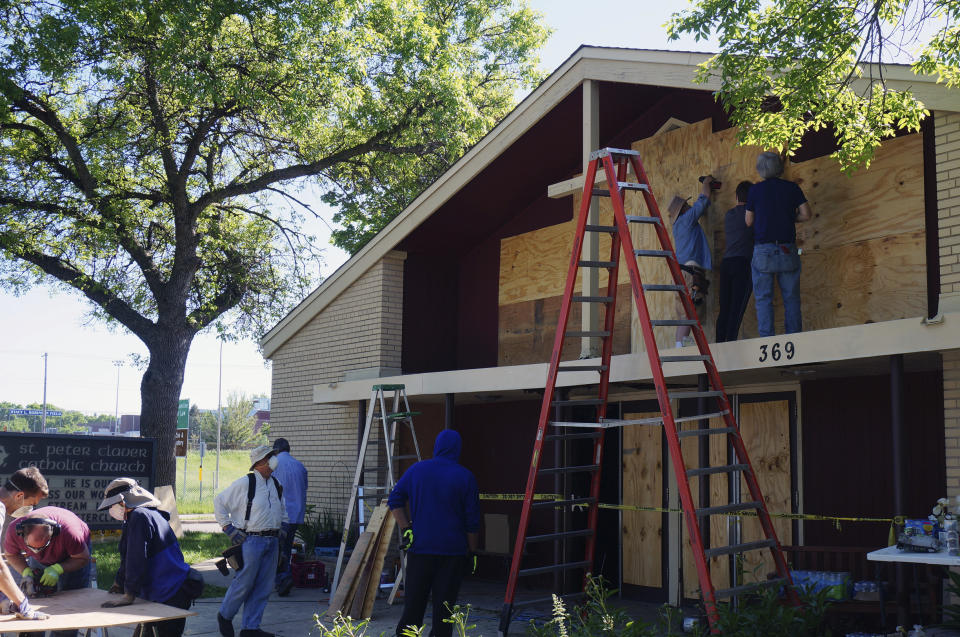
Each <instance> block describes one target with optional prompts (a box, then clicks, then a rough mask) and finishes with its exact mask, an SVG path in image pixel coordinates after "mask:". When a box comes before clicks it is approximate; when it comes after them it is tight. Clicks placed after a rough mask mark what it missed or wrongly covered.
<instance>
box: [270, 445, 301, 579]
mask: <svg viewBox="0 0 960 637" xmlns="http://www.w3.org/2000/svg"><path fill="white" fill-rule="evenodd" d="M273 450H274V451H276V452H277V468H276V469H274V471H273V476H274V477H275V478H276V479H277V480H279V481H280V484H281V486H283V499H284V501H285V502H286V505H287V517H288V518H290V521H289V522H284V523H283V529H284V531H285V533H286V535H285V536H284V539H285V541H284V542H282V543H281V544H280V565H279V567H278V568H277V578H276V586H277V594H278V595H280V596H281V597H284V596H286V595H289V594H290V589H291V588H293V577H292V576H291V574H290V551H291V549H292V548H293V536H294V534H296V532H297V526H299V525H301V524H303V515H304V511H305V510H306V507H307V469H306V467H304V466H303V463H302V462H300V461H299V460H297V459H296V458H294V457H293V456H291V455H290V443H289V442H287V439H286V438H277V440H276V441H275V442H274V443H273Z"/></svg>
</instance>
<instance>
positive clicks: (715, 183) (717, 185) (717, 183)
mask: <svg viewBox="0 0 960 637" xmlns="http://www.w3.org/2000/svg"><path fill="white" fill-rule="evenodd" d="M707 177H710V175H701V176H700V183H701V184H702V183H703V182H704V181H705V180H706V179H707ZM721 186H723V182H721V181H718V180H716V179H711V180H710V190H720V187H721Z"/></svg>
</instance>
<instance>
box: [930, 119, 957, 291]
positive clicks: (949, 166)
mask: <svg viewBox="0 0 960 637" xmlns="http://www.w3.org/2000/svg"><path fill="white" fill-rule="evenodd" d="M934 130H935V131H936V133H935V134H936V148H937V207H938V210H939V213H938V214H939V219H938V226H939V229H940V236H939V240H940V293H941V294H945V295H946V294H960V113H946V112H938V113H936V114H935V116H934Z"/></svg>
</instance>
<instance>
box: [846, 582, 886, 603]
mask: <svg viewBox="0 0 960 637" xmlns="http://www.w3.org/2000/svg"><path fill="white" fill-rule="evenodd" d="M853 598H854V599H858V600H861V601H865V602H874V601H877V600H879V599H880V582H875V581H871V580H865V581H862V582H854V583H853Z"/></svg>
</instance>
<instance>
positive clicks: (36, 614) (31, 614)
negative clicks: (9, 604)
mask: <svg viewBox="0 0 960 637" xmlns="http://www.w3.org/2000/svg"><path fill="white" fill-rule="evenodd" d="M17 619H36V620H42V619H50V615H47V614H46V613H41V612H40V611H38V610H34V609H33V607H32V606H30V600H29V599H27V598H26V597H24V598H23V601H22V602H20V605H19V606H18V607H17Z"/></svg>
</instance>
